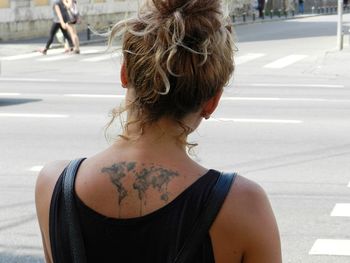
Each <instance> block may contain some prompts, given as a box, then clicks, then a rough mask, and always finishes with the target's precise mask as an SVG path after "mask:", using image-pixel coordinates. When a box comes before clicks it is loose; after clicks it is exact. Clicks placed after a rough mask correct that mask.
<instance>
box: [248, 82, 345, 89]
mask: <svg viewBox="0 0 350 263" xmlns="http://www.w3.org/2000/svg"><path fill="white" fill-rule="evenodd" d="M242 86H251V87H296V88H300V87H301V88H303V87H305V88H334V89H343V88H345V86H344V85H333V84H330V85H328V84H292V83H291V84H287V83H252V84H242Z"/></svg>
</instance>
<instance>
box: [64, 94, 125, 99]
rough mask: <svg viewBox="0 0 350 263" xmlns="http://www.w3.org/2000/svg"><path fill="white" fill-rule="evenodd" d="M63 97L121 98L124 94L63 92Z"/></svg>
mask: <svg viewBox="0 0 350 263" xmlns="http://www.w3.org/2000/svg"><path fill="white" fill-rule="evenodd" d="M63 96H65V97H75V98H97V99H105V98H107V99H123V98H124V97H125V95H110V94H64V95H63Z"/></svg>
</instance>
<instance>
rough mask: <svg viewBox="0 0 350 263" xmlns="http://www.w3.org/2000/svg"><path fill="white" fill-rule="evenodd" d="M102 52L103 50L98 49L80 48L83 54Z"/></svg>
mask: <svg viewBox="0 0 350 263" xmlns="http://www.w3.org/2000/svg"><path fill="white" fill-rule="evenodd" d="M101 52H103V51H102V50H97V49H88V50H80V54H81V55H89V54H99V53H101Z"/></svg>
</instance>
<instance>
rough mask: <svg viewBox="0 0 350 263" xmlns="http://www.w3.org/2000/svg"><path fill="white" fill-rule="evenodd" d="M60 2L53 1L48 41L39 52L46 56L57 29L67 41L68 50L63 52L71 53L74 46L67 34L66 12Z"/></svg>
mask: <svg viewBox="0 0 350 263" xmlns="http://www.w3.org/2000/svg"><path fill="white" fill-rule="evenodd" d="M62 1H63V0H53V6H52V8H53V23H52V25H51V29H50V34H49V39H48V40H47V42H46V46H45V48H44V49H42V50H40V52H41V53H42V54H44V55H46V54H47V51H48V50H49V48H50V46H51V44H52V42H53V40H54V37H55V35H56V33H57V31H58V30H59V29H60V30H61V32H62V34H63V36H64V39H66V40H67V41H68V45H69V48H68V49H66V51H65V52H69V51H73V48H74V44H73V41H72V38H71V36H70V35H69V34H68V32H67V28H68V24H67V16H68V15H67V10H66V8H65V6H64V4H63V2H62Z"/></svg>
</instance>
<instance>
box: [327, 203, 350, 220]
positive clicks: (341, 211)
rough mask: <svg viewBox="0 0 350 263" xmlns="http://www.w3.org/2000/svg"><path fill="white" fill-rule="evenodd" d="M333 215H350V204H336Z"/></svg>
mask: <svg viewBox="0 0 350 263" xmlns="http://www.w3.org/2000/svg"><path fill="white" fill-rule="evenodd" d="M331 216H342V217H350V204H336V205H335V207H334V208H333V211H332V213H331Z"/></svg>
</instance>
